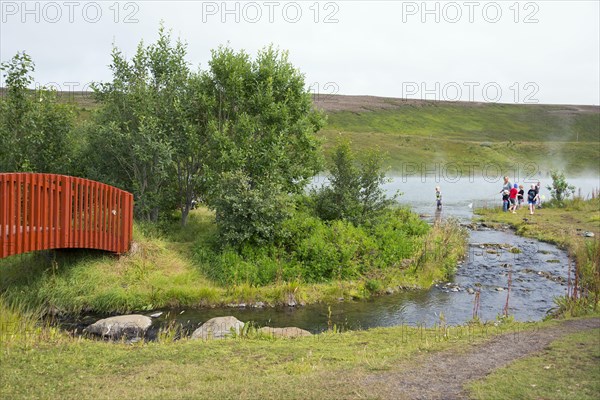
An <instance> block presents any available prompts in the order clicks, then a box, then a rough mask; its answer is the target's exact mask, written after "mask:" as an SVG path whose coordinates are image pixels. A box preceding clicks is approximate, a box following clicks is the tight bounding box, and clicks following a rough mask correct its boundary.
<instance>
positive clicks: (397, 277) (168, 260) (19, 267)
mask: <svg viewBox="0 0 600 400" xmlns="http://www.w3.org/2000/svg"><path fill="white" fill-rule="evenodd" d="M424 227H425V231H424V233H423V234H422V235H420V236H416V237H415V239H414V248H411V249H409V250H410V254H411V255H412V256H411V258H410V259H406V260H405V262H404V263H402V264H400V263H399V264H398V265H393V266H390V267H389V268H386V269H381V270H379V269H376V270H372V271H371V272H369V273H365V274H363V275H358V276H356V277H354V278H352V279H331V280H329V281H323V282H311V281H308V280H306V279H303V278H302V276H298V277H296V278H293V279H284V278H277V276H275V279H274V280H273V281H272V282H270V283H266V284H263V285H260V284H257V283H255V282H253V281H251V280H249V279H246V278H244V276H243V274H242V272H243V271H246V270H248V269H252V270H254V268H255V267H256V266H255V265H251V263H249V262H248V261H244V260H240V259H238V258H226V259H225V260H220V261H219V262H222V263H224V265H225V266H226V267H227V268H228V271H233V272H234V273H232V274H230V275H231V276H232V278H231V279H236V280H227V279H226V280H218V279H212V278H209V277H208V276H211V270H212V269H214V268H218V266H215V265H214V263H213V262H212V261H211V259H210V258H206V256H204V257H203V258H199V257H198V255H197V254H198V252H199V251H201V250H202V253H203V254H205V255H206V254H212V253H211V252H212V250H211V249H212V248H213V247H212V246H213V242H214V241H215V237H216V227H215V224H214V215H213V214H212V213H211V212H209V211H208V210H206V209H197V210H194V211H193V212H192V215H191V217H190V221H189V223H188V225H187V226H186V227H184V228H181V227H180V225H179V224H178V222H177V221H174V222H173V223H172V224H168V225H167V226H164V227H162V228H158V227H156V226H153V225H139V224H136V225H135V227H134V241H135V244H134V246H133V251H132V252H131V253H130V254H126V255H123V256H121V257H116V256H113V255H108V254H105V253H100V252H89V251H76V250H74V251H57V252H43V253H32V254H25V255H20V256H14V257H10V258H7V259H4V260H0V270H1V271H2V273H1V274H0V291H1V292H2V293H3V294H4V296H5V297H6V298H7V299H8V300H10V301H19V302H21V303H23V304H28V305H29V306H30V307H35V308H40V309H42V310H44V311H51V312H60V313H69V314H77V313H80V312H83V311H85V312H91V311H94V312H102V313H114V312H119V313H124V312H129V311H134V310H138V311H140V310H152V309H156V308H165V307H185V308H188V307H203V306H213V305H227V304H231V303H234V304H238V303H246V304H252V303H257V302H264V303H266V304H268V305H280V304H287V303H288V302H289V301H290V299H293V300H294V301H295V302H296V303H297V304H302V303H307V304H308V303H315V302H333V301H335V302H337V301H339V299H340V298H343V299H345V300H351V299H362V298H367V297H369V296H371V295H377V294H381V293H383V292H386V291H389V289H392V290H394V291H396V290H399V288H415V287H429V286H430V285H431V284H432V283H433V282H434V281H438V280H441V279H444V278H445V277H446V276H447V275H448V274H449V273H452V270H453V268H454V266H455V265H456V261H457V260H458V259H459V258H460V257H461V256H462V255H463V254H464V244H465V237H464V234H463V233H462V231H461V230H460V229H458V227H456V226H455V225H440V226H437V227H435V228H433V229H432V228H429V227H427V226H426V225H425V226H424ZM411 243H412V242H411ZM309 244H310V242H309ZM425 249H427V251H425ZM400 250H403V249H400ZM213 256H214V257H218V256H217V255H216V254H213ZM226 262H228V263H226ZM336 265H337V264H336ZM257 268H258V267H257ZM213 272H214V271H213ZM212 275H214V274H212ZM221 275H223V274H221ZM221 275H219V276H221ZM227 276H229V275H227Z"/></svg>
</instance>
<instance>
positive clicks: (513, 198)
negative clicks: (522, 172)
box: [508, 183, 519, 214]
mask: <svg viewBox="0 0 600 400" xmlns="http://www.w3.org/2000/svg"><path fill="white" fill-rule="evenodd" d="M518 188H519V185H517V184H516V183H515V184H514V186H513V187H512V188H511V189H510V193H509V194H508V199H509V201H510V208H509V209H508V211H512V213H513V214H516V213H517V212H516V211H515V210H516V209H517V195H518V194H519V189H518Z"/></svg>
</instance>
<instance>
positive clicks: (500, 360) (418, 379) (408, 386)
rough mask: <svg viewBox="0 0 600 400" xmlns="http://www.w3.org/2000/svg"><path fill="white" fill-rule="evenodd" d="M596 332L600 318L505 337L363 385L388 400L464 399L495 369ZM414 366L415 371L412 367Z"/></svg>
mask: <svg viewBox="0 0 600 400" xmlns="http://www.w3.org/2000/svg"><path fill="white" fill-rule="evenodd" d="M592 328H600V318H593V319H584V320H572V321H565V322H563V323H562V324H561V325H559V326H556V327H552V328H546V329H543V330H539V331H534V332H520V333H519V334H518V335H514V334H505V335H501V336H497V337H494V338H493V339H492V340H490V341H487V342H485V343H481V344H478V345H474V346H473V347H472V348H470V349H468V350H467V351H466V352H462V353H459V352H456V351H444V352H440V353H436V354H433V355H427V356H423V357H422V358H421V359H420V360H418V361H416V362H414V363H411V364H412V365H413V366H412V367H411V366H406V368H404V369H403V370H402V371H400V372H391V373H384V374H377V375H372V376H370V377H368V378H367V380H366V382H365V383H364V384H365V386H366V388H365V389H366V390H365V391H366V392H367V393H369V390H368V388H369V387H371V388H372V387H373V386H372V385H376V386H377V390H376V392H378V393H386V395H385V397H386V398H390V399H444V400H451V399H466V398H468V396H467V394H466V392H465V391H464V389H463V388H464V385H465V384H466V383H468V382H469V381H472V380H476V379H481V378H483V377H485V376H486V375H488V374H489V373H490V372H492V371H493V370H494V369H496V368H500V367H503V366H505V365H507V364H508V363H510V362H512V361H515V360H517V359H519V358H522V357H525V356H529V355H532V354H533V353H535V352H538V351H540V350H542V349H544V348H545V347H546V346H548V345H549V344H550V343H551V342H553V341H554V340H556V339H559V338H560V337H562V336H564V335H567V334H570V333H574V332H577V331H580V330H584V329H592ZM414 365H416V368H415V366H414Z"/></svg>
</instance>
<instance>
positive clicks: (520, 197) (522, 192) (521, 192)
mask: <svg viewBox="0 0 600 400" xmlns="http://www.w3.org/2000/svg"><path fill="white" fill-rule="evenodd" d="M524 195H525V190H524V189H523V185H519V193H518V194H517V203H518V204H517V210H518V209H519V208H521V204H523V196H524Z"/></svg>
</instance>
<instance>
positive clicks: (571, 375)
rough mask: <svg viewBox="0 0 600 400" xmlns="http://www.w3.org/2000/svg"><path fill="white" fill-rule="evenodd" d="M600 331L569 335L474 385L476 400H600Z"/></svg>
mask: <svg viewBox="0 0 600 400" xmlns="http://www.w3.org/2000/svg"><path fill="white" fill-rule="evenodd" d="M598 360H600V330H598V329H593V330H588V331H584V332H579V333H575V334H571V335H568V336H566V337H564V338H563V339H560V340H557V341H555V342H554V343H552V344H551V345H550V346H549V347H548V348H547V349H545V350H544V351H543V353H541V354H539V355H535V356H532V357H526V358H524V359H522V360H519V361H517V362H515V363H513V364H511V365H510V366H508V367H505V368H501V369H499V370H497V371H495V372H493V373H492V374H491V375H489V377H487V378H486V379H484V380H482V381H479V382H475V383H473V384H471V385H470V388H469V389H470V394H471V396H472V398H474V399H481V400H484V399H534V398H540V399H557V400H559V399H565V400H566V399H581V400H585V399H590V400H592V399H597V398H598V393H600V367H599V365H598Z"/></svg>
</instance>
